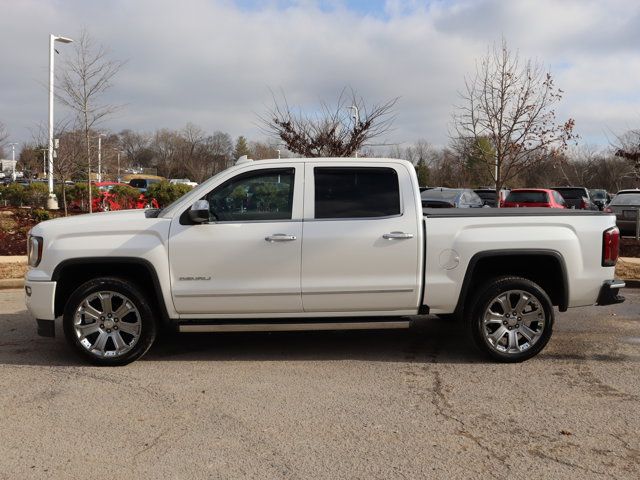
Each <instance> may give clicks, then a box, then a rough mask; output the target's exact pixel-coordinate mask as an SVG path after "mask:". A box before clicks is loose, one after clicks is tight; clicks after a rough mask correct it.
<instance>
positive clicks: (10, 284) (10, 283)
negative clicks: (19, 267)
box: [0, 278, 24, 290]
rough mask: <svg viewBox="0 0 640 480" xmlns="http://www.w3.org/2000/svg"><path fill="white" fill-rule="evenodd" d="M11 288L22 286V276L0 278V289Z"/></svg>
mask: <svg viewBox="0 0 640 480" xmlns="http://www.w3.org/2000/svg"><path fill="white" fill-rule="evenodd" d="M11 288H24V278H7V279H6V280H0V290H8V289H11Z"/></svg>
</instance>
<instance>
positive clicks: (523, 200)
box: [500, 188, 567, 208]
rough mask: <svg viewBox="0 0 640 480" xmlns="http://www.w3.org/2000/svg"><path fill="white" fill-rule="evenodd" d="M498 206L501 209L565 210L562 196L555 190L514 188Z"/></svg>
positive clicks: (565, 206)
mask: <svg viewBox="0 0 640 480" xmlns="http://www.w3.org/2000/svg"><path fill="white" fill-rule="evenodd" d="M500 206H501V207H503V208H509V207H543V208H567V205H566V203H565V201H564V199H563V198H562V195H560V194H559V193H558V192H556V191H555V190H550V189H547V188H515V189H513V190H511V192H509V195H508V196H507V198H506V199H505V200H504V202H502V204H501V205H500Z"/></svg>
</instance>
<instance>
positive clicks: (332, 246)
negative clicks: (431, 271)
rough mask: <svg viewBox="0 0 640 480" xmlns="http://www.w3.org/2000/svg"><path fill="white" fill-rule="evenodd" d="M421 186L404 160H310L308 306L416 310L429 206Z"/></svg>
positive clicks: (305, 248)
mask: <svg viewBox="0 0 640 480" xmlns="http://www.w3.org/2000/svg"><path fill="white" fill-rule="evenodd" d="M409 167H410V165H409ZM415 189H416V190H417V183H416V185H415ZM413 190H414V185H413V182H412V177H411V176H410V174H409V171H408V170H407V167H406V166H405V165H403V164H399V163H383V162H371V163H370V164H368V165H363V163H362V162H349V161H348V160H338V161H335V162H326V161H325V162H308V163H306V166H305V201H304V235H303V244H302V301H303V306H304V311H305V312H356V311H357V312H374V311H377V312H380V311H387V312H392V311H396V312H397V311H401V310H414V311H415V309H416V307H417V304H418V302H419V300H418V298H419V295H420V292H419V291H418V290H419V285H420V284H421V283H420V280H419V275H420V272H421V269H420V259H421V258H422V256H421V248H422V246H421V245H420V244H419V242H421V241H422V233H421V231H420V229H421V228H422V223H421V221H420V222H419V221H418V218H420V219H421V218H422V212H419V215H418V212H417V211H416V208H417V206H416V203H417V202H416V198H417V195H419V194H418V192H417V191H415V192H414V191H413Z"/></svg>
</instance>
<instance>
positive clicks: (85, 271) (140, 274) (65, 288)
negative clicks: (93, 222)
mask: <svg viewBox="0 0 640 480" xmlns="http://www.w3.org/2000/svg"><path fill="white" fill-rule="evenodd" d="M103 276H109V277H120V278H126V279H128V280H131V281H133V282H135V283H136V284H137V285H138V287H139V288H140V289H141V290H142V291H143V292H144V293H145V294H147V295H149V297H150V300H151V302H150V303H151V304H152V306H153V309H154V311H155V312H156V313H157V314H158V319H159V320H160V324H161V325H163V326H168V325H170V324H171V321H170V318H169V313H168V312H167V307H166V305H165V302H164V295H163V293H162V287H161V285H160V280H159V278H158V273H157V272H156V269H155V267H154V266H153V265H152V264H151V262H149V261H148V260H145V259H143V258H136V257H82V258H71V259H68V260H64V261H62V262H60V263H59V264H58V265H57V266H56V268H55V269H54V271H53V275H52V276H51V279H52V281H55V282H56V291H55V300H54V311H55V316H56V317H58V316H60V315H62V313H63V312H64V307H65V304H66V302H67V299H68V298H69V296H70V295H71V294H72V293H73V292H74V291H75V290H76V289H77V288H78V287H79V286H80V285H82V284H83V283H85V282H86V281H88V280H91V279H93V278H98V277H103Z"/></svg>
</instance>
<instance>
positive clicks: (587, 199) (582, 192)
mask: <svg viewBox="0 0 640 480" xmlns="http://www.w3.org/2000/svg"><path fill="white" fill-rule="evenodd" d="M552 190H555V191H556V192H558V193H559V194H560V195H562V198H564V201H565V202H566V204H567V208H574V209H576V210H600V209H599V208H598V206H597V205H596V204H595V203H593V201H592V200H591V195H589V190H588V189H586V188H584V187H553V188H552Z"/></svg>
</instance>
